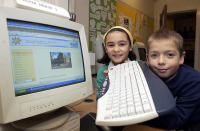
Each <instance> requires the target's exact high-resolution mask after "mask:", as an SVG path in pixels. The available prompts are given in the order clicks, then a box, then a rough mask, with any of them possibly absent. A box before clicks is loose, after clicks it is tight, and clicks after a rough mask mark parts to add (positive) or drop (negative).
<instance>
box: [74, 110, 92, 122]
mask: <svg viewBox="0 0 200 131" xmlns="http://www.w3.org/2000/svg"><path fill="white" fill-rule="evenodd" d="M77 112H84V113H86V114H88V115H89V116H91V117H92V119H93V120H94V121H96V119H95V118H94V116H92V115H91V114H90V113H88V112H85V111H77Z"/></svg>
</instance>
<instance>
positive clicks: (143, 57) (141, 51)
mask: <svg viewBox="0 0 200 131" xmlns="http://www.w3.org/2000/svg"><path fill="white" fill-rule="evenodd" d="M138 51H139V55H140V60H142V61H146V49H145V48H138Z"/></svg>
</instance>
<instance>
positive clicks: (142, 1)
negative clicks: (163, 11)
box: [116, 0, 154, 18]
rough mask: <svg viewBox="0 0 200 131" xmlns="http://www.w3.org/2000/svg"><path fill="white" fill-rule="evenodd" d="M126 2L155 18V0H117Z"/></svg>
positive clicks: (138, 10) (136, 9)
mask: <svg viewBox="0 0 200 131" xmlns="http://www.w3.org/2000/svg"><path fill="white" fill-rule="evenodd" d="M116 1H118V2H124V3H126V4H127V5H129V6H131V7H132V8H133V9H134V10H135V11H137V12H140V13H142V14H145V15H146V16H148V17H151V18H154V1H153V0H116Z"/></svg>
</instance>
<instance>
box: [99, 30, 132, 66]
mask: <svg viewBox="0 0 200 131" xmlns="http://www.w3.org/2000/svg"><path fill="white" fill-rule="evenodd" d="M118 27H119V28H118ZM114 31H120V32H124V33H125V34H126V36H127V38H128V40H129V43H130V46H131V47H132V45H133V43H132V41H133V40H131V39H133V38H132V36H131V38H130V34H129V33H127V30H124V28H122V27H120V26H116V27H113V28H111V29H110V30H108V31H107V33H106V34H105V36H104V43H105V41H106V38H107V35H108V34H109V33H112V32H114ZM128 58H129V59H130V60H131V61H132V60H136V55H135V53H134V52H133V50H132V51H129V54H128ZM97 62H98V63H101V64H106V65H108V64H109V62H110V58H109V57H108V54H107V53H106V51H105V47H104V48H103V57H102V58H100V59H97Z"/></svg>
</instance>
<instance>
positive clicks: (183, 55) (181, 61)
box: [179, 51, 186, 65]
mask: <svg viewBox="0 0 200 131" xmlns="http://www.w3.org/2000/svg"><path fill="white" fill-rule="evenodd" d="M185 54H186V52H185V51H184V52H183V53H182V54H181V56H180V60H179V65H182V64H183V63H184V58H185Z"/></svg>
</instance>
